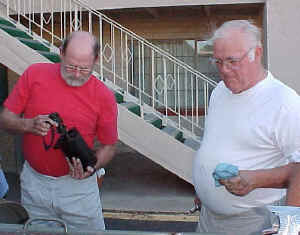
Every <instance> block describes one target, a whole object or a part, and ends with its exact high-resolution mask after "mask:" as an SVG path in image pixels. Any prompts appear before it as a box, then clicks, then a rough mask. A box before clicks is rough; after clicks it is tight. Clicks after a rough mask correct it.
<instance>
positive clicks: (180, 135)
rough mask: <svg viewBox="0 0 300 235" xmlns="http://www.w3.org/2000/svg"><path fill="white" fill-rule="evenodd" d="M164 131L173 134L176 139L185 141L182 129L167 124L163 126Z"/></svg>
mask: <svg viewBox="0 0 300 235" xmlns="http://www.w3.org/2000/svg"><path fill="white" fill-rule="evenodd" d="M162 131H163V132H165V133H167V134H169V135H170V136H173V137H174V138H175V139H177V140H179V141H180V142H183V133H182V131H180V130H178V129H176V128H175V127H172V126H166V127H163V128H162Z"/></svg>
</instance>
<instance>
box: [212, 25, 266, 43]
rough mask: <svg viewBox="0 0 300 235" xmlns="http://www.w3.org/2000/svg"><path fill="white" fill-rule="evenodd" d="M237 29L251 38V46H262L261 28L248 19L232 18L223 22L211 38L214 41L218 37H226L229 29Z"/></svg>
mask: <svg viewBox="0 0 300 235" xmlns="http://www.w3.org/2000/svg"><path fill="white" fill-rule="evenodd" d="M232 29H237V30H240V31H241V32H242V33H244V34H245V36H246V38H247V39H248V40H249V43H250V47H253V48H254V47H257V46H259V47H261V46H262V43H261V30H260V29H259V28H258V27H257V26H255V25H254V24H253V23H252V22H250V21H248V20H231V21H227V22H225V23H223V24H222V25H221V26H220V27H219V28H218V29H217V30H216V31H215V32H214V35H213V37H212V38H211V39H210V40H211V42H212V43H214V41H215V40H216V39H218V38H224V37H226V35H227V33H228V31H229V30H232Z"/></svg>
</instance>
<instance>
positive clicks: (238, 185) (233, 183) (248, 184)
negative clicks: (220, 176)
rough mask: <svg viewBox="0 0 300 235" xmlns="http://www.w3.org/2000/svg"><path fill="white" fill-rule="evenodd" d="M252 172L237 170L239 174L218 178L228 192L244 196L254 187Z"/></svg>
mask: <svg viewBox="0 0 300 235" xmlns="http://www.w3.org/2000/svg"><path fill="white" fill-rule="evenodd" d="M252 173H253V172H251V171H239V175H238V176H235V177H232V178H229V179H224V180H219V182H220V184H222V185H224V186H225V188H226V189H227V191H228V192H230V193H232V194H234V195H236V196H245V195H247V194H248V193H250V192H251V191H252V190H254V189H255V187H254V178H253V174H252Z"/></svg>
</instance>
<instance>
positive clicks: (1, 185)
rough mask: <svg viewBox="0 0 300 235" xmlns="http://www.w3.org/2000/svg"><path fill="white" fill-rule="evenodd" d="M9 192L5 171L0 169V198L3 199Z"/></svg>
mask: <svg viewBox="0 0 300 235" xmlns="http://www.w3.org/2000/svg"><path fill="white" fill-rule="evenodd" d="M7 191H8V184H7V181H6V178H5V175H4V173H3V170H2V169H0V198H3V197H4V196H5V194H6V193H7Z"/></svg>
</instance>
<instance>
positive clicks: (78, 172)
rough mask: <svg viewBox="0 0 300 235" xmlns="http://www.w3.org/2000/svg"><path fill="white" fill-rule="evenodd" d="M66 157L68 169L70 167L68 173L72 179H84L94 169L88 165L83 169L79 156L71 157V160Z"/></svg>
mask: <svg viewBox="0 0 300 235" xmlns="http://www.w3.org/2000/svg"><path fill="white" fill-rule="evenodd" d="M66 159H67V162H68V164H69V169H70V173H69V174H70V176H71V177H72V178H74V179H78V180H81V179H85V178H87V177H89V176H91V175H92V174H93V173H94V171H95V169H94V168H93V167H91V166H88V167H87V170H86V171H84V170H83V167H82V164H81V161H80V159H79V158H77V159H76V158H75V157H73V158H72V161H70V160H69V159H68V158H66Z"/></svg>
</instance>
